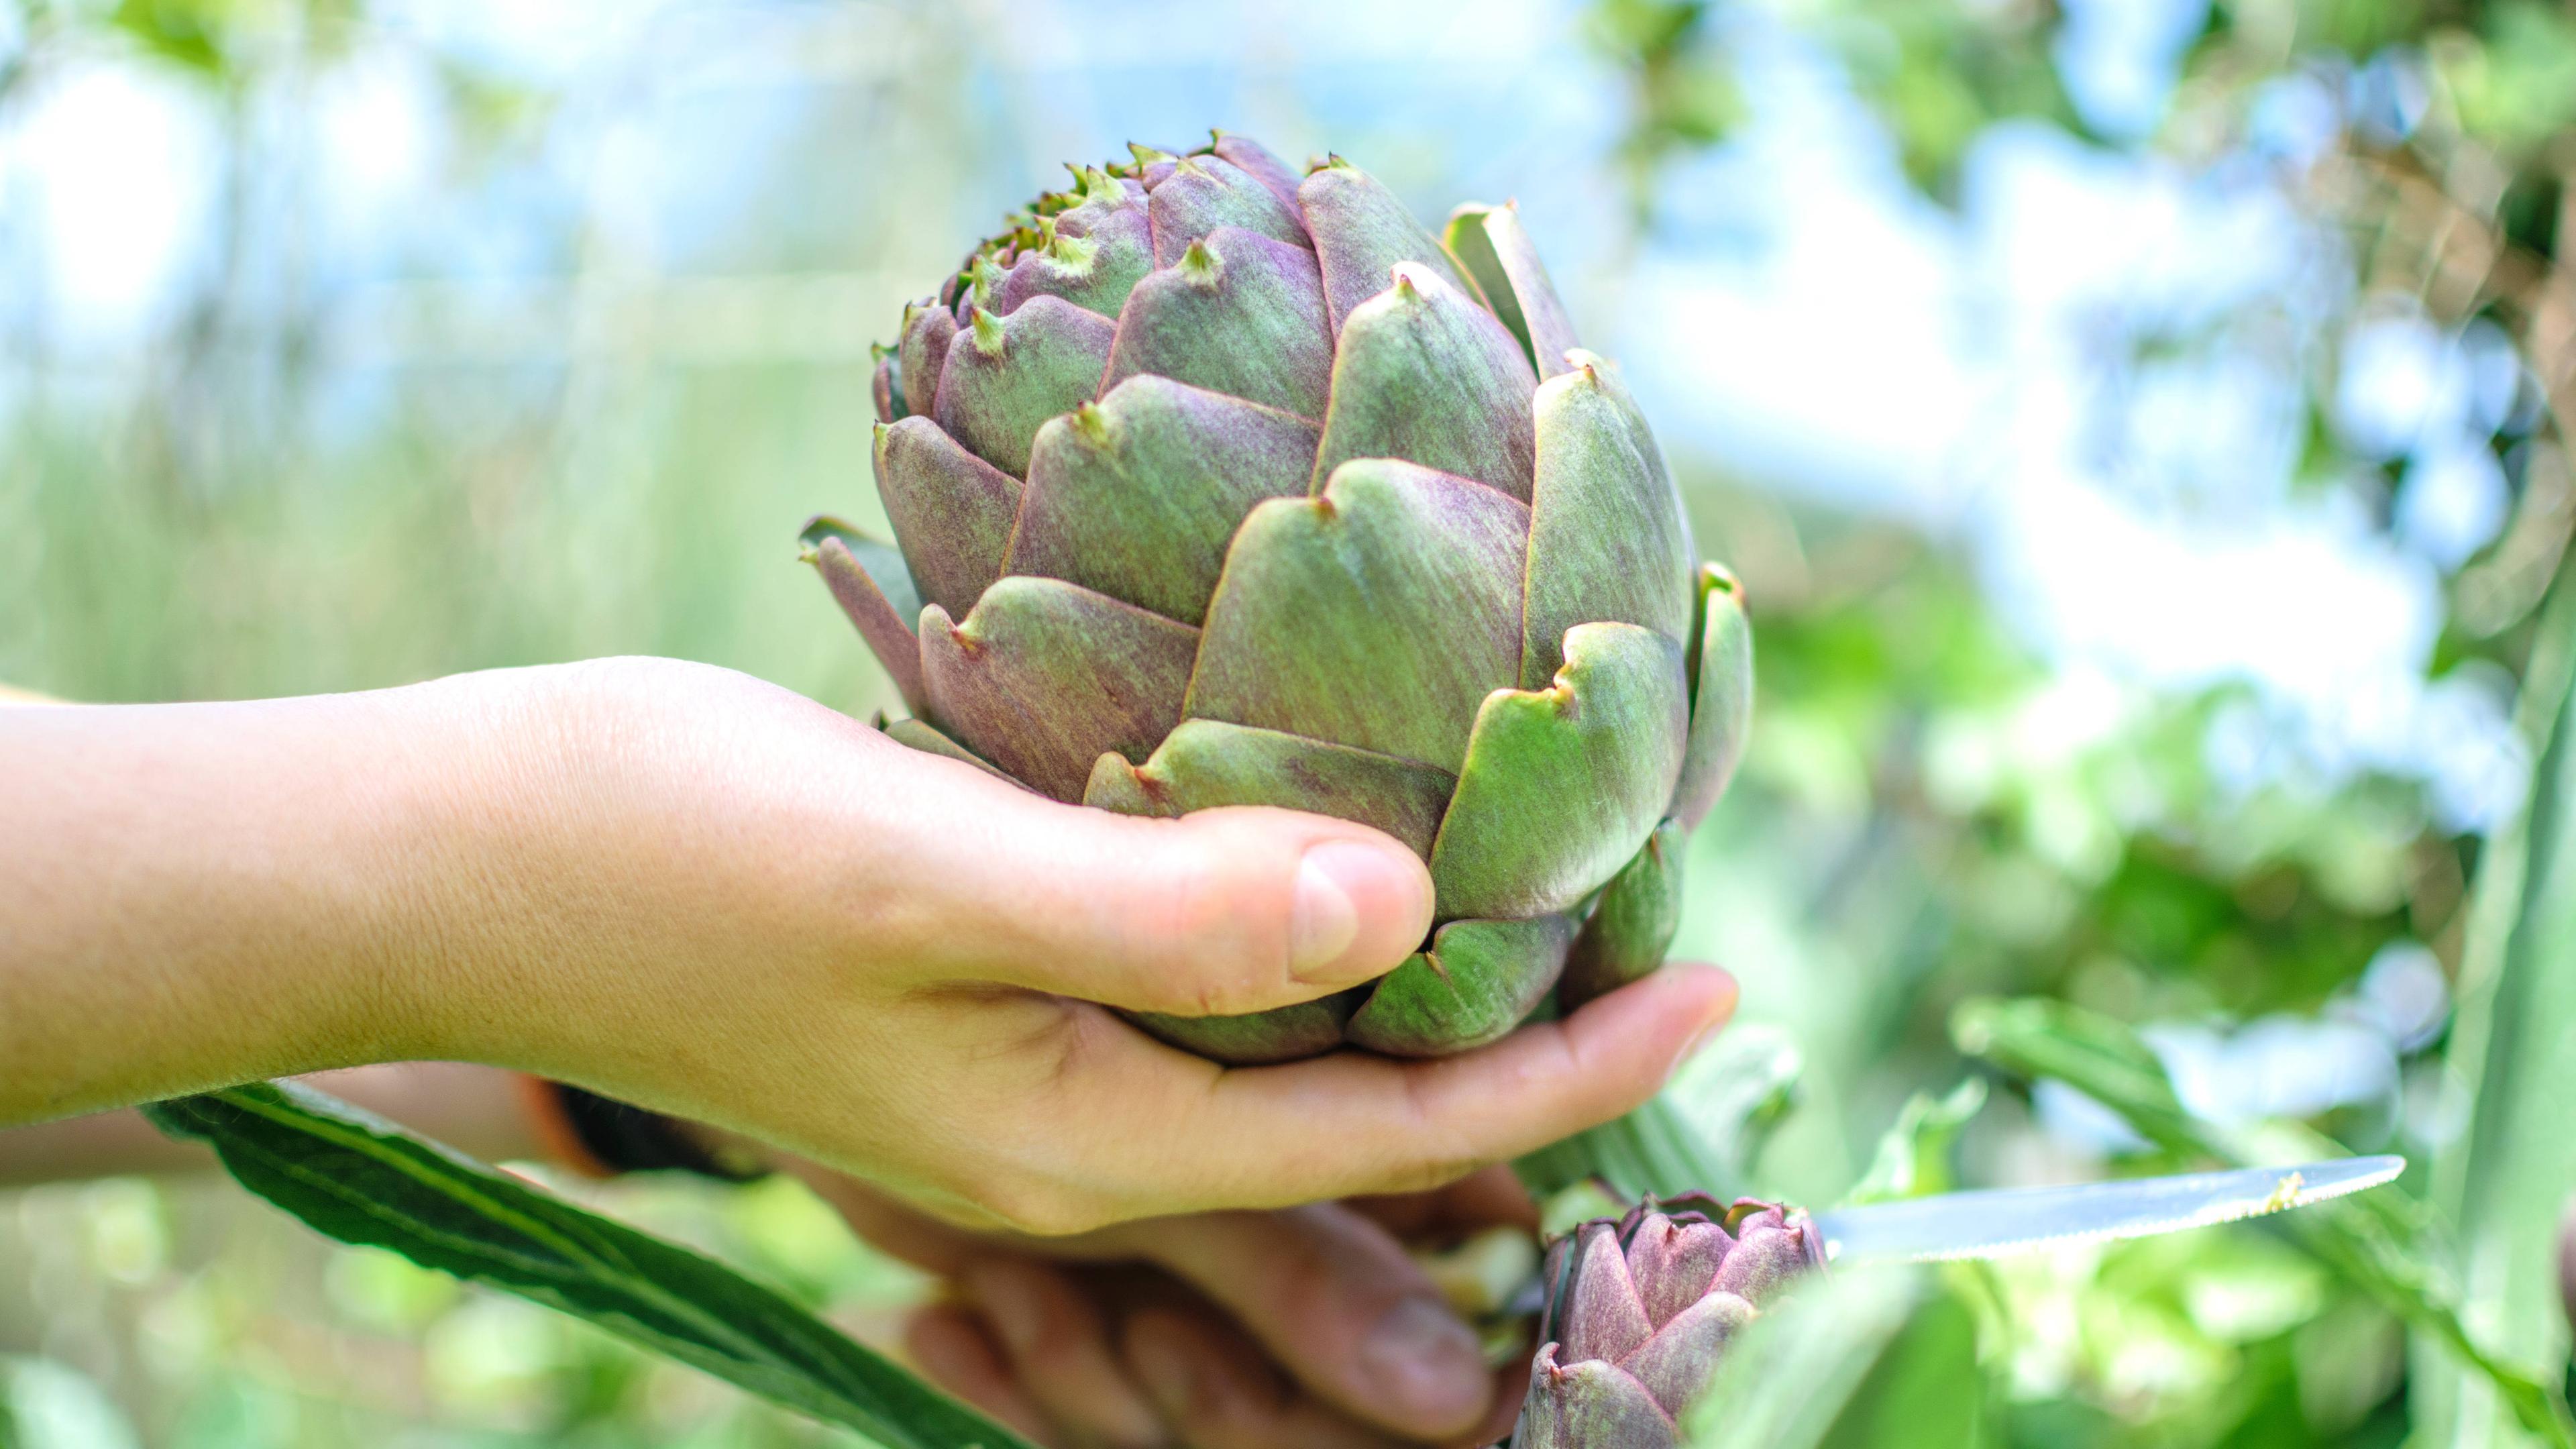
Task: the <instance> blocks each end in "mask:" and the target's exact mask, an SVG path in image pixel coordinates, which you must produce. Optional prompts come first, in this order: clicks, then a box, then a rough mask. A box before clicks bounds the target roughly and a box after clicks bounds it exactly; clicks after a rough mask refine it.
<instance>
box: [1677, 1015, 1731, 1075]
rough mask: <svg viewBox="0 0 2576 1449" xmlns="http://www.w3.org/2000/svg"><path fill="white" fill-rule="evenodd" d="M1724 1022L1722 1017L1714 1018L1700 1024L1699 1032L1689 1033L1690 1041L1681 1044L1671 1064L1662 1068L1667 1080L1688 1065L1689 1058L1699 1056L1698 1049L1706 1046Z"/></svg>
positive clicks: (1724, 1019)
mask: <svg viewBox="0 0 2576 1449" xmlns="http://www.w3.org/2000/svg"><path fill="white" fill-rule="evenodd" d="M1726 1020H1727V1019H1726V1018H1725V1017H1723V1016H1716V1017H1711V1018H1710V1019H1709V1020H1708V1021H1706V1022H1704V1023H1702V1024H1701V1026H1700V1029H1699V1030H1697V1031H1695V1032H1692V1033H1691V1036H1690V1040H1688V1041H1686V1042H1683V1043H1682V1049H1681V1050H1680V1051H1677V1052H1675V1053H1673V1060H1672V1064H1671V1065H1669V1066H1667V1067H1665V1068H1664V1075H1665V1076H1666V1077H1667V1078H1669V1077H1671V1076H1672V1074H1673V1073H1675V1072H1678V1071H1680V1070H1681V1069H1682V1068H1683V1067H1684V1066H1686V1065H1688V1064H1689V1062H1690V1059H1691V1058H1693V1057H1695V1056H1698V1055H1699V1049H1700V1048H1701V1047H1704V1046H1706V1045H1708V1039H1709V1038H1710V1037H1713V1036H1715V1035H1717V1033H1718V1031H1719V1029H1720V1028H1722V1027H1724V1026H1725V1025H1726Z"/></svg>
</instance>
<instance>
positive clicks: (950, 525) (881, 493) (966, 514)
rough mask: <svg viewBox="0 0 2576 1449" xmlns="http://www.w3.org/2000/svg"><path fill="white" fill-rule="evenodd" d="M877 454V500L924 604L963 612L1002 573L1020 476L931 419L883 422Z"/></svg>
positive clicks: (916, 612)
mask: <svg viewBox="0 0 2576 1449" xmlns="http://www.w3.org/2000/svg"><path fill="white" fill-rule="evenodd" d="M874 458H875V464H876V479H877V497H878V498H879V499H880V500H881V501H882V502H883V503H884V504H885V510H886V520H887V521H888V522H889V523H892V524H893V525H894V533H895V537H896V538H897V539H898V540H900V541H901V544H902V548H903V562H904V567H905V569H906V570H908V571H909V572H910V574H911V577H912V580H913V582H914V583H915V584H916V585H917V586H918V587H919V589H920V592H921V602H922V603H924V604H937V605H938V606H940V607H941V608H943V609H946V610H947V611H948V612H949V613H951V614H954V615H959V616H961V617H962V616H963V615H964V614H965V612H966V611H967V610H969V609H972V608H974V607H975V601H976V600H977V599H980V598H982V597H983V596H984V590H986V589H988V588H990V587H992V584H993V580H995V579H997V578H1000V577H1001V576H1002V560H1003V557H1004V555H1005V554H1006V553H1007V551H1008V550H1009V548H1010V543H1011V525H1012V520H1013V519H1015V518H1017V517H1018V516H1019V511H1020V480H1019V479H1017V478H1014V477H1012V476H1011V475H1009V474H1007V473H1004V472H1003V471H1002V470H1000V469H998V468H996V467H994V466H993V465H992V464H990V463H987V462H985V461H984V460H983V459H981V458H978V457H976V456H975V455H974V454H972V453H970V452H967V451H966V450H965V449H964V448H962V447H959V446H958V444H957V440H956V439H954V438H951V437H950V436H948V435H947V434H946V433H944V432H941V431H940V430H939V426H938V425H937V424H936V423H933V422H932V421H931V420H930V419H928V418H917V417H916V418H900V419H897V420H896V421H894V422H892V423H881V424H879V425H878V426H877V432H876V446H875V449H874ZM913 612H914V615H915V616H916V617H917V616H918V615H919V613H920V610H919V608H918V607H916V608H915V609H914V611H913Z"/></svg>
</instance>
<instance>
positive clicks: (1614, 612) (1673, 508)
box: [1521, 351, 1700, 689]
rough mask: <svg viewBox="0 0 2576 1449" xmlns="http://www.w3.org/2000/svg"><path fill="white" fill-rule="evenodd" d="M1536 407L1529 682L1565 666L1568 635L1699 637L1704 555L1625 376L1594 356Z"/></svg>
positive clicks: (1525, 633)
mask: <svg viewBox="0 0 2576 1449" xmlns="http://www.w3.org/2000/svg"><path fill="white" fill-rule="evenodd" d="M1574 357H1575V361H1576V363H1577V366H1575V367H1574V368H1573V370H1571V371H1569V372H1566V373H1564V374H1562V375H1560V376H1557V377H1553V378H1550V379H1548V380H1547V381H1546V382H1545V383H1543V384H1541V385H1540V386H1539V389H1538V393H1537V397H1536V401H1535V402H1534V403H1533V405H1532V411H1533V415H1534V417H1535V419H1536V429H1537V431H1536V437H1537V447H1538V462H1537V473H1536V482H1535V483H1534V485H1533V488H1532V492H1531V495H1530V543H1529V565H1528V578H1529V587H1528V597H1529V604H1528V608H1527V609H1526V611H1525V612H1524V614H1523V616H1522V623H1521V639H1522V643H1521V688H1523V689H1539V688H1543V687H1545V685H1546V682H1547V680H1548V679H1549V678H1550V677H1551V676H1553V675H1554V674H1555V673H1556V670H1557V666H1558V665H1560V664H1563V663H1564V662H1565V660H1564V657H1563V654H1562V653H1561V651H1562V649H1563V647H1564V639H1565V631H1566V630H1568V629H1571V628H1573V627H1574V626H1575V625H1577V624H1588V623H1594V622H1611V623H1620V624H1635V625H1638V626H1640V627H1642V628H1647V629H1652V630H1654V631H1655V632H1656V633H1658V634H1661V635H1663V636H1664V637H1665V638H1667V639H1670V640H1672V641H1673V642H1674V643H1675V644H1677V645H1684V646H1687V645H1688V644H1689V643H1690V642H1691V638H1692V634H1693V632H1694V630H1693V623H1694V621H1693V617H1692V616H1693V615H1694V614H1696V613H1698V612H1699V608H1700V597H1699V594H1700V591H1699V588H1698V587H1697V586H1696V583H1697V579H1696V576H1697V575H1698V574H1699V572H1700V570H1699V561H1698V560H1697V559H1696V558H1694V557H1693V556H1692V553H1691V538H1690V530H1689V529H1688V528H1687V527H1685V526H1684V525H1683V522H1682V510H1681V495H1680V494H1679V493H1677V492H1676V491H1674V488H1673V480H1672V474H1671V473H1670V472H1669V471H1667V469H1666V468H1665V466H1664V454H1663V449H1662V448H1661V447H1659V446H1657V444H1656V442H1655V435H1654V433H1653V432H1652V431H1651V430H1649V429H1648V427H1647V426H1646V417H1645V414H1643V413H1641V412H1639V411H1638V410H1637V404H1636V401H1635V400H1634V399H1633V398H1631V397H1629V395H1628V390H1627V388H1626V386H1625V385H1623V384H1622V383H1621V382H1620V380H1619V376H1618V374H1617V373H1616V372H1615V371H1614V370H1612V368H1611V367H1610V365H1609V363H1607V362H1605V361H1603V360H1602V359H1600V358H1597V357H1594V356H1593V355H1592V354H1591V353H1588V352H1580V351H1578V352H1576V353H1575V354H1574Z"/></svg>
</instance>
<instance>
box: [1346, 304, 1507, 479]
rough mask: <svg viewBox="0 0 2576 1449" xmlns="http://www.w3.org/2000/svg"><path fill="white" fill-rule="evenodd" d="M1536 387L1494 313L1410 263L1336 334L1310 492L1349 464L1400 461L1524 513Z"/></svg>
mask: <svg viewBox="0 0 2576 1449" xmlns="http://www.w3.org/2000/svg"><path fill="white" fill-rule="evenodd" d="M1537 390H1538V378H1537V377H1536V375H1534V374H1533V373H1532V372H1531V371H1530V365H1529V358H1528V357H1527V356H1526V355H1524V354H1523V353H1522V351H1521V349H1520V346H1519V344H1517V343H1515V342H1514V341H1513V340H1512V337H1511V334H1510V333H1508V332H1505V331H1504V330H1503V325H1502V324H1501V323H1499V322H1497V321H1495V320H1494V316H1493V314H1492V313H1490V312H1487V311H1486V310H1485V309H1484V308H1483V307H1481V306H1479V305H1477V303H1476V301H1475V300H1474V299H1473V298H1471V297H1469V296H1468V295H1467V294H1466V293H1465V292H1463V291H1461V290H1459V289H1458V288H1457V287H1456V286H1454V285H1452V284H1451V283H1449V282H1447V281H1444V280H1443V279H1442V278H1441V277H1440V276H1438V275H1437V274H1435V273H1433V272H1431V271H1429V270H1427V269H1425V268H1423V267H1421V266H1419V265H1418V264H1414V263H1407V264H1405V265H1402V266H1399V267H1397V268H1396V269H1395V271H1394V274H1393V285H1391V286H1388V287H1387V288H1386V289H1385V290H1384V291H1381V292H1380V293H1378V294H1377V295H1376V296H1374V297H1371V298H1370V299H1369V300H1367V301H1366V302H1363V303H1361V304H1360V305H1359V307H1358V308H1357V310H1355V311H1353V312H1352V313H1351V314H1350V316H1349V317H1347V318H1345V319H1344V321H1343V323H1342V346H1341V351H1340V352H1339V353H1338V354H1337V355H1336V356H1335V357H1334V358H1333V388H1332V401H1331V402H1330V403H1329V404H1328V405H1327V407H1326V408H1325V412H1324V441H1323V446H1322V447H1321V449H1320V450H1319V451H1318V452H1317V453H1316V455H1315V487H1316V488H1317V490H1319V491H1320V490H1321V489H1322V487H1323V486H1324V483H1325V480H1327V479H1328V478H1330V477H1331V476H1332V473H1333V470H1334V469H1335V468H1338V467H1340V466H1341V465H1342V464H1344V463H1346V462H1349V461H1350V460H1351V459H1353V458H1402V459H1404V460H1405V461H1406V462H1409V463H1418V464H1420V465H1422V466H1423V467H1425V468H1435V469H1438V470H1439V471H1441V472H1443V473H1452V474H1455V475H1457V476H1458V477H1461V478H1472V479H1474V480H1476V481H1477V482H1479V483H1482V484H1484V485H1485V486H1487V487H1489V488H1495V489H1499V490H1501V491H1502V492H1504V493H1507V494H1509V495H1511V496H1512V497H1513V498H1515V499H1517V500H1519V501H1521V502H1523V503H1526V502H1528V501H1529V497H1530V477H1531V472H1532V470H1533V469H1534V468H1535V467H1536V466H1537V448H1538V444H1537V440H1536V434H1535V432H1534V427H1535V424H1534V422H1533V420H1532V417H1531V412H1530V400H1531V397H1532V395H1533V394H1535V393H1536V391H1537Z"/></svg>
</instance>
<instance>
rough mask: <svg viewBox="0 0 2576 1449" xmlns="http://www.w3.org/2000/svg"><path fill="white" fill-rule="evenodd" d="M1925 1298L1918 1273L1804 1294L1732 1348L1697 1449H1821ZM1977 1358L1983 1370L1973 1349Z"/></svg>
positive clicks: (1837, 1280)
mask: <svg viewBox="0 0 2576 1449" xmlns="http://www.w3.org/2000/svg"><path fill="white" fill-rule="evenodd" d="M1925 1295H1926V1279H1925V1276H1924V1274H1923V1273H1922V1272H1921V1271H1919V1270H1915V1269H1882V1270H1877V1271H1872V1272H1862V1273H1835V1274H1830V1275H1828V1276H1826V1277H1825V1278H1823V1279H1821V1280H1819V1281H1816V1282H1812V1283H1809V1284H1805V1285H1803V1286H1801V1287H1800V1288H1799V1290H1798V1291H1797V1292H1796V1293H1795V1294H1792V1295H1791V1296H1790V1297H1789V1298H1787V1299H1786V1300H1784V1301H1783V1302H1782V1303H1780V1305H1779V1306H1777V1307H1776V1308H1772V1309H1769V1310H1766V1311H1765V1312H1764V1313H1763V1314H1762V1316H1761V1317H1759V1318H1757V1319H1755V1320H1754V1321H1753V1324H1752V1325H1751V1326H1750V1327H1748V1328H1746V1329H1745V1330H1744V1331H1743V1332H1742V1333H1741V1334H1739V1335H1737V1336H1736V1337H1735V1338H1734V1339H1733V1340H1732V1341H1730V1342H1729V1343H1728V1344H1727V1346H1726V1354H1725V1356H1724V1357H1723V1358H1721V1359H1719V1360H1718V1366H1717V1376H1716V1378H1714V1379H1713V1380H1711V1381H1710V1384H1709V1387H1708V1390H1707V1392H1705V1393H1704V1394H1702V1395H1701V1396H1700V1398H1699V1400H1698V1402H1697V1403H1696V1404H1694V1405H1693V1406H1692V1409H1691V1412H1690V1413H1689V1414H1687V1415H1686V1416H1685V1417H1684V1420H1683V1424H1682V1428H1683V1431H1684V1433H1685V1435H1686V1436H1687V1442H1688V1443H1689V1444H1690V1446H1691V1449H1817V1446H1820V1445H1823V1444H1824V1443H1825V1442H1826V1440H1827V1436H1828V1435H1830V1434H1832V1433H1833V1432H1834V1430H1835V1426H1836V1424H1837V1423H1838V1422H1839V1421H1840V1420H1842V1419H1843V1417H1844V1414H1845V1411H1846V1410H1848V1409H1850V1408H1851V1407H1853V1404H1854V1401H1855V1399H1856V1398H1857V1397H1858V1395H1859V1394H1860V1391H1861V1388H1862V1386H1863V1384H1864V1383H1865V1382H1867V1381H1868V1380H1869V1379H1870V1377H1871V1375H1872V1372H1873V1370H1875V1369H1876V1368H1877V1367H1878V1366H1879V1363H1880V1361H1881V1360H1882V1359H1883V1358H1885V1357H1886V1356H1887V1355H1888V1353H1889V1352H1890V1350H1891V1349H1892V1348H1893V1347H1894V1346H1895V1344H1896V1343H1897V1341H1898V1339H1899V1337H1900V1335H1902V1334H1903V1332H1904V1330H1905V1327H1906V1324H1907V1322H1908V1320H1909V1319H1911V1318H1912V1317H1913V1315H1914V1313H1915V1311H1916V1309H1917V1307H1918V1306H1919V1305H1920V1304H1921V1303H1922V1302H1923V1301H1924V1298H1925ZM1969 1357H1970V1362H1971V1363H1972V1364H1973V1362H1974V1350H1973V1346H1972V1347H1971V1351H1970V1355H1969ZM1951 1387H1952V1388H1953V1390H1954V1391H1955V1390H1956V1389H1957V1388H1958V1387H1960V1385H1958V1384H1957V1383H1955V1382H1954V1383H1953V1384H1952V1386H1951ZM1913 1442H1915V1443H1923V1444H1930V1443H1943V1442H1948V1441H1945V1440H1941V1439H1938V1438H1921V1439H1916V1440H1914V1441H1913Z"/></svg>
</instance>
